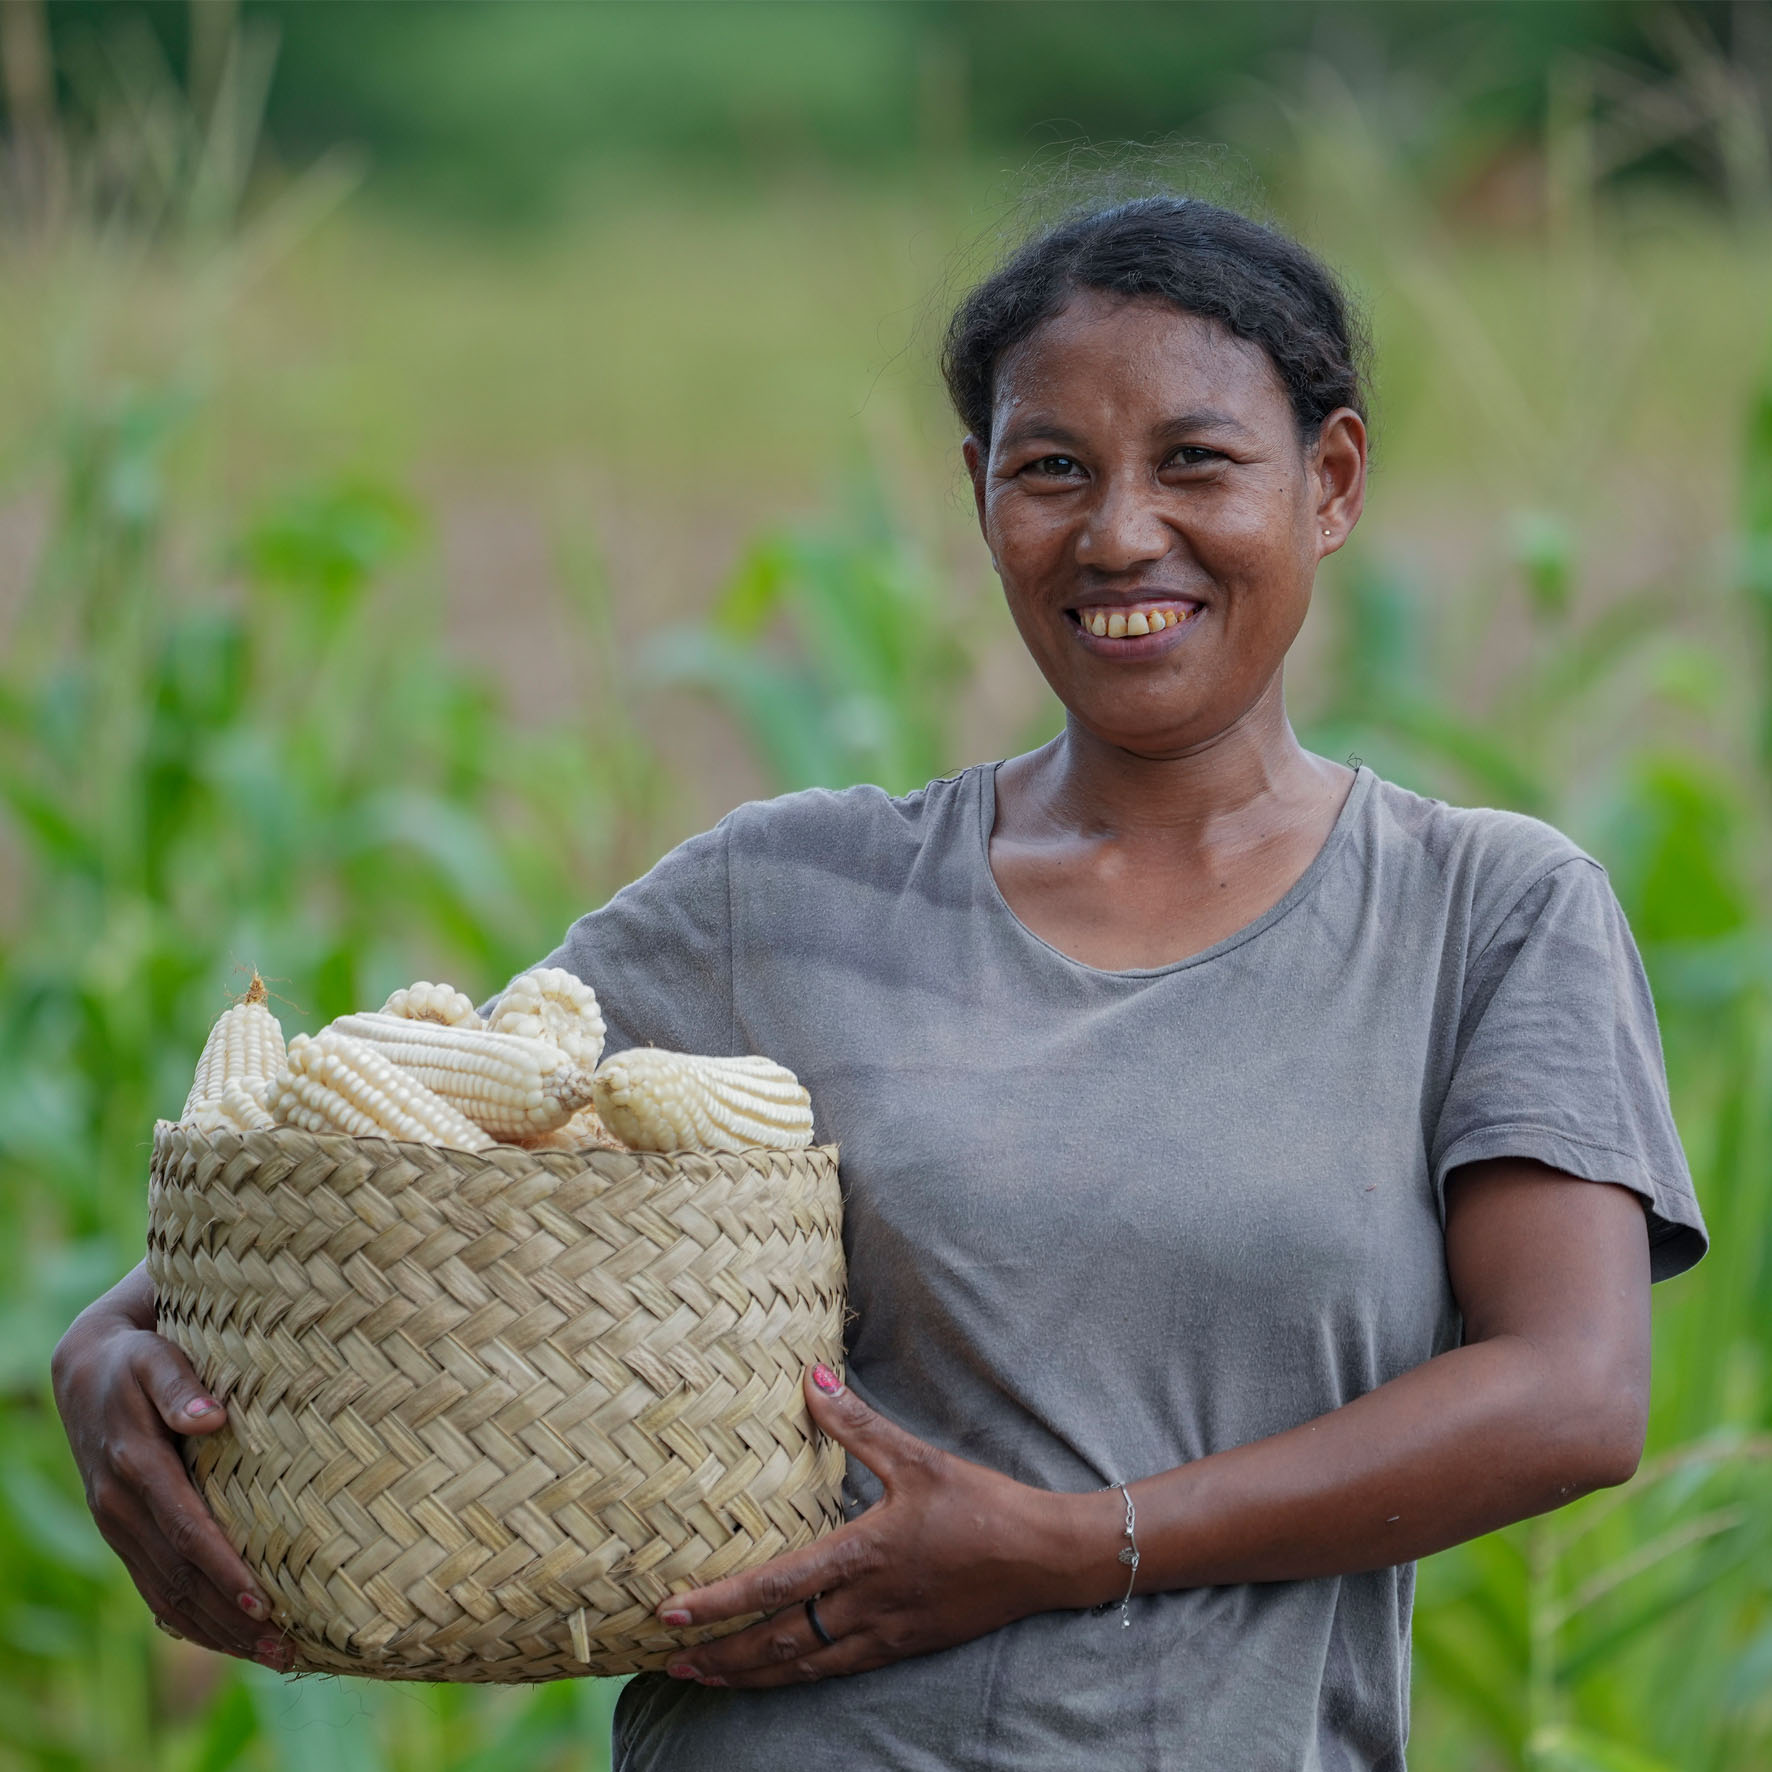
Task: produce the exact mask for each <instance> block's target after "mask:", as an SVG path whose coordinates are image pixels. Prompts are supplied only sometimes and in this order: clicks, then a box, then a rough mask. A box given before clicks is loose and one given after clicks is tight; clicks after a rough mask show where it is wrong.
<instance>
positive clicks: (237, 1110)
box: [187, 1078, 277, 1132]
mask: <svg viewBox="0 0 1772 1772" xmlns="http://www.w3.org/2000/svg"><path fill="white" fill-rule="evenodd" d="M270 1087H271V1085H270V1084H269V1083H242V1082H241V1081H240V1080H239V1079H238V1078H232V1079H230V1080H229V1082H228V1084H227V1086H226V1088H224V1089H223V1090H222V1092H221V1094H220V1095H219V1096H217V1097H215V1098H213V1099H212V1100H209V1101H200V1102H198V1103H197V1105H196V1107H195V1108H194V1109H192V1111H191V1112H190V1114H189V1115H188V1116H187V1119H188V1120H189V1123H190V1124H191V1125H193V1126H195V1127H196V1128H197V1129H198V1131H200V1132H263V1131H267V1130H268V1129H269V1128H270V1127H272V1126H274V1125H276V1123H277V1122H276V1121H275V1120H273V1119H272V1118H271V1116H270V1113H269V1111H268V1110H267V1109H266V1107H265V1097H266V1095H267V1094H268V1093H269V1090H270Z"/></svg>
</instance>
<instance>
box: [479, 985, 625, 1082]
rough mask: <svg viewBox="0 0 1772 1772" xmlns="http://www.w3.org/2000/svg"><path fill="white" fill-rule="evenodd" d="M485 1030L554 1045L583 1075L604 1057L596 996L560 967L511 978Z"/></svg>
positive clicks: (601, 1022)
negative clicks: (551, 1042) (487, 1028)
mask: <svg viewBox="0 0 1772 1772" xmlns="http://www.w3.org/2000/svg"><path fill="white" fill-rule="evenodd" d="M486 1025H487V1026H488V1027H490V1028H492V1029H493V1030H494V1031H495V1032H497V1033H501V1034H526V1035H528V1036H529V1038H531V1039H534V1040H552V1041H553V1042H554V1044H555V1045H556V1046H558V1047H559V1048H560V1050H561V1051H562V1052H564V1053H566V1054H567V1055H568V1056H569V1057H570V1058H571V1059H572V1061H573V1062H574V1063H575V1064H577V1065H579V1066H580V1067H581V1068H582V1069H584V1070H587V1071H594V1070H595V1069H596V1068H597V1060H598V1059H599V1058H601V1057H602V1056H603V1035H604V1032H605V1029H604V1026H603V1011H602V1010H601V1009H599V1008H598V1007H597V993H596V992H595V991H594V990H592V989H591V987H590V986H589V985H588V984H586V983H585V982H584V980H583V979H581V978H574V977H573V976H572V974H571V973H570V972H568V971H566V969H565V968H564V967H561V966H538V967H537V968H536V969H535V970H534V971H533V972H524V973H521V974H519V975H518V976H517V977H516V978H513V979H512V980H511V983H510V988H509V989H507V990H506V992H505V994H504V995H503V996H502V997H500V998H499V1000H498V1007H497V1008H496V1009H494V1010H493V1012H492V1019H491V1021H489V1022H488V1023H487V1024H486Z"/></svg>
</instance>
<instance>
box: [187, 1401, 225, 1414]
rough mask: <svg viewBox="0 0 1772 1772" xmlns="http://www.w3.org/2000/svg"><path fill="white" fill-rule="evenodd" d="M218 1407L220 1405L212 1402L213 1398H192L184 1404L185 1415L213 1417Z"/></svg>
mask: <svg viewBox="0 0 1772 1772" xmlns="http://www.w3.org/2000/svg"><path fill="white" fill-rule="evenodd" d="M220 1407H221V1404H220V1403H218V1402H216V1401H214V1399H213V1398H210V1397H193V1398H192V1399H191V1401H190V1402H188V1403H187V1404H185V1413H186V1414H187V1415H213V1414H214V1413H215V1412H216V1410H218V1409H219V1408H220Z"/></svg>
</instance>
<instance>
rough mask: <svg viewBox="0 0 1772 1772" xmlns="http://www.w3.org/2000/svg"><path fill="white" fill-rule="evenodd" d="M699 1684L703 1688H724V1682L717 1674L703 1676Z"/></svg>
mask: <svg viewBox="0 0 1772 1772" xmlns="http://www.w3.org/2000/svg"><path fill="white" fill-rule="evenodd" d="M701 1683H702V1684H703V1685H704V1686H724V1685H725V1684H726V1682H725V1681H724V1680H723V1679H721V1678H720V1676H719V1675H718V1674H703V1675H702V1676H701Z"/></svg>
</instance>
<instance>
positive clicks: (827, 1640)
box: [806, 1594, 837, 1649]
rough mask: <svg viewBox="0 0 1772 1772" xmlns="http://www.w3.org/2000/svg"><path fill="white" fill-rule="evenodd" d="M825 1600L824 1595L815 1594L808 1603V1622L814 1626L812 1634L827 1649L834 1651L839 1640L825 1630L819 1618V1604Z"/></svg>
mask: <svg viewBox="0 0 1772 1772" xmlns="http://www.w3.org/2000/svg"><path fill="white" fill-rule="evenodd" d="M823 1598H824V1595H823V1594H814V1595H813V1596H812V1598H811V1599H809V1600H808V1601H807V1602H806V1622H807V1623H808V1624H809V1625H811V1626H812V1634H813V1635H814V1636H815V1637H817V1638H818V1640H819V1641H820V1642H821V1643H822V1644H824V1646H825V1647H826V1648H827V1649H832V1648H835V1647H836V1643H837V1639H836V1638H835V1637H833V1636H832V1635H831V1633H830V1632H829V1631H828V1630H826V1629H825V1627H824V1624H823V1623H822V1621H821V1620H820V1618H819V1616H818V1602H819V1601H820V1600H822V1599H823Z"/></svg>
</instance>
